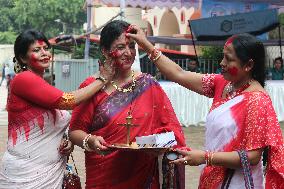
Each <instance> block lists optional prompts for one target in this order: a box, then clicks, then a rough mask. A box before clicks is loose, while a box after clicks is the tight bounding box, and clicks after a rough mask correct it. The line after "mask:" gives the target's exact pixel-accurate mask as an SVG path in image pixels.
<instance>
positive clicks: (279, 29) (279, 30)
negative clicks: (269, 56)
mask: <svg viewBox="0 0 284 189" xmlns="http://www.w3.org/2000/svg"><path fill="white" fill-rule="evenodd" d="M278 32H279V47H280V56H281V59H282V60H283V57H282V42H281V41H282V39H281V27H280V24H279V26H278Z"/></svg>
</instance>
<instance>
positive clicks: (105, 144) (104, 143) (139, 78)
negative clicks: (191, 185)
mask: <svg viewBox="0 0 284 189" xmlns="http://www.w3.org/2000/svg"><path fill="white" fill-rule="evenodd" d="M128 27H129V24H128V23H127V22H124V21H120V20H116V21H112V22H110V23H108V24H107V25H106V26H105V27H104V28H103V29H102V32H101V38H100V48H101V51H102V53H103V55H104V56H105V57H106V60H107V61H106V62H105V63H104V65H109V64H111V65H112V66H113V67H114V69H115V75H114V77H113V78H112V80H111V82H110V83H108V84H106V85H105V87H104V88H103V89H102V90H101V91H100V92H98V93H97V94H96V95H94V96H93V97H92V98H91V99H90V100H88V101H86V102H84V103H82V104H80V105H79V106H77V107H76V108H75V109H74V111H73V112H72V119H71V122H70V140H71V141H72V142H73V143H74V144H76V145H78V146H80V147H82V148H84V149H85V165H86V189H107V188H111V189H134V188H135V189H144V188H149V189H159V188H161V187H163V188H170V187H172V188H176V189H181V188H183V189H184V187H185V182H184V165H179V166H177V165H175V166H173V167H170V166H169V164H168V163H167V162H166V161H165V159H163V157H164V156H163V155H161V158H159V157H158V156H157V155H158V154H155V153H153V154H152V153H147V151H140V152H137V151H131V150H129V151H127V150H126V151H125V150H123V149H122V150H112V151H111V148H110V147H109V146H110V145H112V144H124V146H123V147H125V145H126V144H127V143H126V136H127V130H126V128H125V126H122V124H124V123H125V122H126V121H127V120H126V118H127V119H130V120H131V123H132V124H134V126H133V127H131V132H130V139H129V141H130V142H134V141H135V137H136V136H144V135H151V134H156V133H161V132H167V131H173V132H174V134H175V138H176V140H177V146H178V147H183V146H185V139H184V135H183V131H182V129H181V126H180V124H179V122H178V120H177V117H176V115H175V113H174V110H173V108H172V106H171V103H170V101H169V99H168V97H167V96H166V94H165V92H164V91H163V90H162V88H161V86H160V85H159V83H158V82H157V81H156V80H155V79H153V77H152V76H150V75H148V74H144V73H141V72H139V71H133V70H132V68H131V66H132V64H133V63H134V59H135V55H136V50H135V42H134V41H133V40H132V39H129V38H128V37H126V33H128V32H131V30H129V29H128ZM97 80H104V78H103V77H102V75H99V74H98V76H97ZM97 80H96V79H94V78H87V79H86V80H85V81H84V82H83V83H82V84H81V87H84V86H88V85H91V84H92V83H94V82H96V81H97ZM106 152H108V153H107V154H105V153H106ZM102 154H105V155H104V156H102Z"/></svg>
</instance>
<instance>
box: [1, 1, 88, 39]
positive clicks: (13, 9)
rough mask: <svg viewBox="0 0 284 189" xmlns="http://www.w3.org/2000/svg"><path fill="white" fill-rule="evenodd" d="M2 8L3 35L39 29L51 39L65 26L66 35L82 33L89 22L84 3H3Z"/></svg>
mask: <svg viewBox="0 0 284 189" xmlns="http://www.w3.org/2000/svg"><path fill="white" fill-rule="evenodd" d="M0 4H1V7H0V12H1V15H0V23H1V25H0V32H8V33H9V32H11V33H12V32H15V33H16V34H18V33H20V32H21V31H23V30H25V29H30V28H35V29H38V30H40V31H42V32H44V33H45V35H46V36H47V37H48V38H50V37H54V36H57V35H58V34H59V33H61V32H62V31H63V23H64V24H65V26H66V31H65V34H76V33H77V34H78V33H81V32H82V30H83V23H84V22H85V20H86V13H85V11H84V10H83V5H84V0H60V1H58V0H0ZM57 19H60V20H61V23H58V22H55V20H57ZM0 43H3V42H2V41H0Z"/></svg>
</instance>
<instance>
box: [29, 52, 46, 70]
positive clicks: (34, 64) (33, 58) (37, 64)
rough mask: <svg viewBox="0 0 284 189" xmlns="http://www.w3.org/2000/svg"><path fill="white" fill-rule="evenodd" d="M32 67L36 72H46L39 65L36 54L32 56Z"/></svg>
mask: <svg viewBox="0 0 284 189" xmlns="http://www.w3.org/2000/svg"><path fill="white" fill-rule="evenodd" d="M31 67H33V68H34V69H36V70H41V71H43V70H44V68H43V67H41V66H40V64H39V62H38V60H37V58H36V55H34V54H32V55H31Z"/></svg>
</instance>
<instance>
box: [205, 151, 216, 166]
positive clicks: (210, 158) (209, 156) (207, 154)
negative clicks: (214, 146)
mask: <svg viewBox="0 0 284 189" xmlns="http://www.w3.org/2000/svg"><path fill="white" fill-rule="evenodd" d="M213 157H214V152H209V151H208V150H206V152H205V155H204V158H205V163H206V165H207V166H212V165H213V163H212V162H213Z"/></svg>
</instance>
